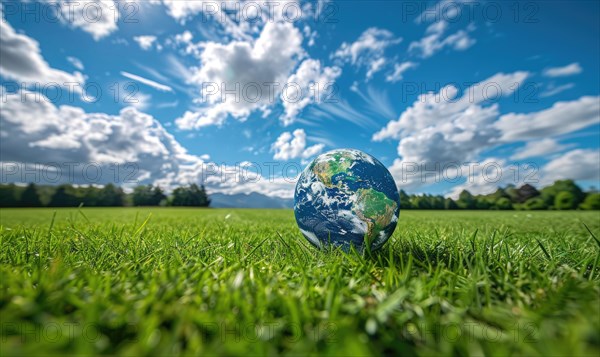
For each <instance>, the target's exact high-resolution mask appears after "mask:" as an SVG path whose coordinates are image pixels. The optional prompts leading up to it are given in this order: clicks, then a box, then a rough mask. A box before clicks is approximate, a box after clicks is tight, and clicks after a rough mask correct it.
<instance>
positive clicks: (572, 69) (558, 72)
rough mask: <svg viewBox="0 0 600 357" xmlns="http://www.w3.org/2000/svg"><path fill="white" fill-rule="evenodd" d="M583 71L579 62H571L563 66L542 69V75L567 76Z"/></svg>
mask: <svg viewBox="0 0 600 357" xmlns="http://www.w3.org/2000/svg"><path fill="white" fill-rule="evenodd" d="M581 72H583V69H582V68H581V66H580V65H579V63H577V62H575V63H571V64H569V65H566V66H564V67H552V68H547V69H545V70H544V73H543V74H544V76H546V77H567V76H572V75H575V74H579V73H581Z"/></svg>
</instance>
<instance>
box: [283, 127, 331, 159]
mask: <svg viewBox="0 0 600 357" xmlns="http://www.w3.org/2000/svg"><path fill="white" fill-rule="evenodd" d="M324 147H325V145H323V144H316V145H313V146H310V147H306V133H305V132H304V130H303V129H296V130H294V133H293V134H292V133H290V132H287V131H286V132H284V133H282V134H281V135H280V136H279V138H277V141H275V142H274V143H273V145H272V146H271V150H273V151H274V152H275V154H274V155H273V158H274V159H276V160H290V159H295V158H299V157H301V158H303V159H307V158H309V157H311V156H314V155H316V154H319V153H320V152H321V151H322V150H323V148H324Z"/></svg>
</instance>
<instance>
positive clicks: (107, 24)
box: [48, 0, 120, 41]
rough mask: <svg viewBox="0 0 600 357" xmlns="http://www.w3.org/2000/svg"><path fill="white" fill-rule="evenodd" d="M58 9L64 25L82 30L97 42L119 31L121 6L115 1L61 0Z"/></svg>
mask: <svg viewBox="0 0 600 357" xmlns="http://www.w3.org/2000/svg"><path fill="white" fill-rule="evenodd" d="M48 2H50V3H56V2H57V1H56V0H48ZM58 9H59V11H60V15H59V16H58V17H59V18H60V20H61V21H62V22H63V23H66V24H68V25H69V26H71V27H75V28H80V29H81V30H83V31H85V32H87V33H89V34H90V35H92V37H93V38H94V40H96V41H98V40H100V39H101V38H103V37H106V36H108V35H110V34H111V33H113V32H115V31H116V30H117V29H118V26H117V23H118V21H119V17H120V14H119V6H118V5H117V4H116V3H115V2H114V1H113V0H77V1H71V0H59V1H58Z"/></svg>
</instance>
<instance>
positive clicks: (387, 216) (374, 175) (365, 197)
mask: <svg viewBox="0 0 600 357" xmlns="http://www.w3.org/2000/svg"><path fill="white" fill-rule="evenodd" d="M399 208H400V207H399V194H398V190H397V188H396V184H395V182H394V180H393V178H392V175H391V174H390V173H389V171H388V170H387V169H386V168H385V166H383V164H381V163H380V162H379V161H377V160H376V159H375V158H374V157H372V156H370V155H368V154H366V153H363V152H360V151H358V150H352V149H340V150H334V151H330V152H328V153H325V154H322V155H320V156H318V157H317V158H316V159H315V160H314V161H313V162H312V163H311V164H309V165H308V166H307V168H306V169H305V170H304V171H303V173H302V175H301V176H300V179H299V180H298V184H297V185H296V192H295V205H294V211H295V215H296V220H297V222H298V225H299V227H300V230H301V231H302V233H303V234H304V236H305V237H306V238H307V239H308V240H309V241H310V242H311V243H313V244H314V245H316V246H319V247H323V246H325V245H329V244H333V245H335V246H341V247H342V248H349V246H350V245H353V246H355V247H356V248H358V249H359V250H362V249H364V248H366V247H369V248H372V249H378V248H380V247H381V246H382V245H383V243H385V241H386V240H387V239H388V238H389V236H390V235H391V233H392V232H393V230H394V228H395V227H396V222H397V220H398V215H399Z"/></svg>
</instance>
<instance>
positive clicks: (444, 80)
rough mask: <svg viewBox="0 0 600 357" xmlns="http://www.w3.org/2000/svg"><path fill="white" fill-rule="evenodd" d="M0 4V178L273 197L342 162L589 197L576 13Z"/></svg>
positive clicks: (594, 30) (588, 25)
mask: <svg viewBox="0 0 600 357" xmlns="http://www.w3.org/2000/svg"><path fill="white" fill-rule="evenodd" d="M2 4H3V21H2V41H1V42H0V45H1V48H0V49H1V51H2V52H1V54H2V61H0V62H2V63H1V64H0V77H1V80H2V86H3V89H2V92H1V93H2V94H3V102H2V106H3V110H2V138H3V139H2V164H3V169H4V173H3V177H2V180H3V181H17V182H19V181H24V177H23V174H22V172H20V173H19V174H15V171H14V170H13V168H14V165H22V166H19V167H20V170H22V168H23V167H24V166H23V165H27V164H34V163H42V164H43V163H58V166H63V171H64V163H66V162H79V163H81V165H82V167H83V166H85V165H86V163H88V164H89V163H94V165H97V166H98V167H100V168H103V169H104V170H103V172H104V173H103V174H102V178H101V179H99V180H100V181H98V182H96V181H94V182H92V183H100V184H101V183H104V181H110V177H111V175H108V174H106V172H110V167H111V165H113V167H114V166H115V165H126V164H127V163H133V164H135V165H136V169H135V172H133V173H132V174H133V175H135V179H136V181H137V182H143V183H146V182H148V183H156V184H160V185H163V186H165V187H171V186H175V185H178V184H182V183H187V182H204V183H206V184H207V186H208V187H209V189H211V190H212V191H213V192H225V193H237V192H248V191H256V192H260V193H263V194H267V195H276V196H285V197H289V195H290V194H291V192H292V188H293V179H289V178H288V177H287V176H293V175H291V174H290V172H293V171H294V168H301V167H303V166H304V165H306V163H307V162H309V161H310V159H311V158H313V157H314V156H315V155H317V154H318V153H321V152H325V151H327V150H331V149H335V148H341V147H351V148H356V149H359V150H363V151H366V152H368V153H370V154H372V155H374V156H375V157H377V158H378V159H380V160H381V161H382V162H383V163H384V164H385V165H386V166H388V168H389V169H390V171H391V172H392V174H393V175H394V177H395V178H396V181H397V183H398V185H399V186H400V187H401V188H404V189H406V190H407V191H409V192H428V193H440V194H445V195H456V193H457V192H459V191H460V190H461V189H463V188H467V189H470V190H471V191H473V192H475V193H487V192H490V191H493V190H494V189H495V187H497V186H501V185H506V184H509V183H512V184H515V185H520V184H522V183H524V182H529V183H534V184H537V185H538V186H539V185H544V184H547V183H550V182H552V181H553V180H556V179H562V178H573V179H576V180H578V182H579V183H581V184H582V185H583V186H585V187H589V186H596V187H598V185H599V184H598V180H599V179H600V178H599V174H598V172H599V171H600V156H599V154H598V147H599V146H600V142H599V141H600V114H599V111H600V103H599V102H600V98H599V94H600V84H599V83H600V72H599V68H600V66H599V63H600V45H599V43H600V42H599V39H598V36H599V35H598V34H599V33H600V25H599V20H598V19H599V16H598V15H599V14H600V5H599V3H598V2H596V1H574V2H569V4H568V5H567V4H566V3H564V2H552V1H544V2H510V1H509V2H489V1H488V2H483V1H441V2H435V1H429V2H411V1H408V2H400V1H385V2H384V1H381V2H377V1H345V2H321V1H310V2H299V3H298V2H294V1H290V2H274V3H271V6H274V7H273V9H275V11H269V7H268V6H267V5H265V3H264V2H253V1H249V2H241V3H239V4H238V5H237V7H236V6H234V7H230V8H227V9H225V8H224V7H223V6H222V3H221V2H214V1H188V2H182V1H153V2H142V1H138V2H133V1H132V2H125V1H123V2H118V3H114V2H113V1H111V0H106V1H79V2H78V3H69V2H64V1H59V2H56V1H53V2H52V1H42V2H33V1H30V2H19V1H8V2H5V1H3V3H2ZM282 9H286V10H285V11H283V10H282ZM65 83H76V85H77V86H76V87H73V86H71V87H69V86H68V85H65ZM265 83H275V84H273V85H274V87H269V85H267V84H265ZM311 83H313V84H312V85H311ZM51 84H52V85H51ZM236 85H238V86H239V90H238V93H239V98H238V99H237V100H236V98H235V96H234V95H233V94H231V93H230V94H229V95H228V96H225V100H221V98H222V96H221V95H220V94H221V91H222V90H223V89H224V88H227V89H229V90H230V91H231V90H232V89H233V90H234V91H235V88H236ZM82 87H85V88H87V90H84V91H82V90H81V89H79V88H82ZM257 88H259V89H260V91H261V93H260V94H258V93H257V92H256V90H257ZM270 88H274V89H273V96H269V95H268V91H269V90H270ZM282 88H287V89H286V90H285V91H284V92H285V93H284V98H282V91H283V89H282ZM298 88H300V90H298ZM98 89H100V91H101V95H99V96H98V97H97V98H94V97H95V96H96V95H97V94H98V93H100V92H98ZM35 92H37V93H41V94H42V95H43V96H42V97H40V96H37V97H35V96H34V95H33V94H32V93H35ZM24 93H29V96H28V95H24ZM210 93H217V94H216V95H212V96H211V95H210ZM244 93H246V95H244ZM290 93H291V94H290ZM317 93H318V94H317ZM427 93H429V94H427ZM293 94H297V95H299V96H298V99H297V100H291V99H289V98H287V97H288V96H293ZM426 94H427V95H426ZM271 97H272V98H271ZM32 98H33V99H32ZM286 98H287V99H286ZM250 163H252V164H250ZM273 163H277V165H278V166H277V168H276V169H275V170H273V172H272V173H270V174H269V172H268V171H269V170H268V167H269V165H271V166H273V165H274V164H273ZM240 164H241V166H240ZM209 165H213V166H211V167H210V168H208V167H207V166H209ZM214 165H219V168H220V169H222V170H225V171H227V170H229V171H230V172H235V171H236V169H234V167H236V166H237V167H238V169H237V170H240V172H242V171H243V170H244V168H246V169H247V170H250V171H251V172H256V171H257V170H260V180H257V179H255V180H248V179H247V175H246V176H245V175H244V174H243V172H242V174H241V176H242V178H241V179H240V178H239V177H237V178H236V177H233V178H232V177H227V176H228V175H225V176H224V175H223V174H222V172H219V174H216V173H215V172H218V171H219V170H215V169H214V167H216V166H214ZM284 165H287V168H289V167H292V170H291V171H290V172H288V175H287V176H286V175H284V173H283V172H282V168H283V167H286V166H284ZM436 165H437V166H436ZM457 165H458V166H460V167H461V171H460V172H459V173H458V174H457V173H456V172H455V168H456V167H457ZM424 168H425V169H424ZM427 168H429V169H427ZM432 168H433V169H432ZM482 168H484V169H483V171H485V172H482ZM428 170H429V171H431V170H434V171H436V172H437V180H436V176H435V175H427V172H428ZM240 172H237V174H239V173H240ZM63 173H64V172H63ZM498 174H500V176H499V177H498V178H495V177H497V176H498ZM42 176H43V175H40V176H35V178H36V179H38V178H39V179H40V180H41V181H43V179H44V178H43V177H42ZM63 176H65V177H66V175H63ZM84 176H85V177H84ZM229 176H236V174H231V175H229ZM238 176H239V175H238ZM282 176H286V179H282ZM432 176H433V177H432ZM244 177H245V178H244ZM450 177H451V178H453V179H449V178H450ZM455 177H456V179H454V178H455ZM490 177H492V179H490ZM64 179H65V180H73V181H74V182H75V183H86V182H89V181H90V180H89V175H87V176H86V175H84V174H83V173H82V171H81V169H80V168H78V169H77V170H75V176H74V177H66V178H64ZM118 180H119V181H120V180H123V177H121V176H119V177H118ZM63 181H64V180H63ZM129 183H130V182H129V181H128V182H124V184H125V185H127V184H129Z"/></svg>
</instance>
